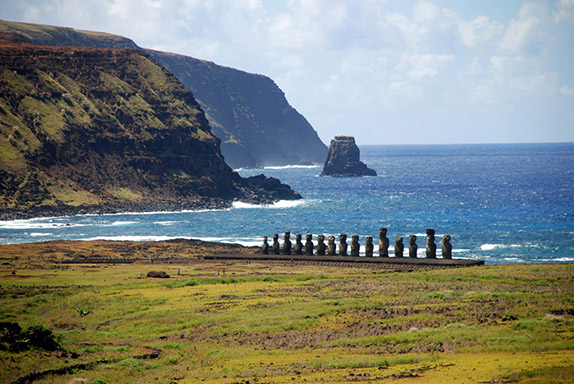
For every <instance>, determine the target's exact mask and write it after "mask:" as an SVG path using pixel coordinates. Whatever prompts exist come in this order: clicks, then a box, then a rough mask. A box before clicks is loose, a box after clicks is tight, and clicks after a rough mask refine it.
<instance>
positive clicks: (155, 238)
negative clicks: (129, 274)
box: [78, 235, 191, 241]
mask: <svg viewBox="0 0 574 384" xmlns="http://www.w3.org/2000/svg"><path fill="white" fill-rule="evenodd" d="M173 239H191V237H189V236H151V235H150V236H145V235H141V236H136V235H134V236H96V237H89V238H86V239H78V240H83V241H92V240H109V241H166V240H173Z"/></svg>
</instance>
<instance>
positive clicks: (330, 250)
mask: <svg viewBox="0 0 574 384" xmlns="http://www.w3.org/2000/svg"><path fill="white" fill-rule="evenodd" d="M336 254H337V252H336V246H335V236H333V235H329V237H328V238H327V255H329V256H335V255H336Z"/></svg>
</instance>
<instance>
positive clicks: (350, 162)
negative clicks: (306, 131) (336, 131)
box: [320, 136, 377, 177]
mask: <svg viewBox="0 0 574 384" xmlns="http://www.w3.org/2000/svg"><path fill="white" fill-rule="evenodd" d="M360 157H361V153H360V151H359V147H357V144H355V138H354V137H352V136H335V138H334V139H333V140H331V145H330V146H329V154H328V155H327V160H326V161H325V165H324V166H323V172H322V173H321V175H320V176H334V177H358V176H377V172H376V171H375V170H374V169H371V168H368V167H367V166H366V165H365V164H364V163H363V162H361V160H360Z"/></svg>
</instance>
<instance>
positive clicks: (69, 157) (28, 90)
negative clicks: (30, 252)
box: [0, 33, 300, 217]
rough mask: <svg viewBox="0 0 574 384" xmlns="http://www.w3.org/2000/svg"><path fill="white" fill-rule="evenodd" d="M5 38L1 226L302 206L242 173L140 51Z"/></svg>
mask: <svg viewBox="0 0 574 384" xmlns="http://www.w3.org/2000/svg"><path fill="white" fill-rule="evenodd" d="M0 37H1V38H3V42H1V43H0V210H2V211H3V212H4V214H3V217H6V214H7V213H6V212H8V214H13V213H14V212H16V213H17V212H20V211H23V210H27V211H29V212H36V213H37V214H40V215H44V214H50V213H59V214H62V213H66V214H69V213H79V212H102V211H103V212H110V211H118V210H124V211H125V210H129V211H134V210H146V211H147V210H159V209H167V210H175V209H193V208H200V207H201V208H204V207H224V206H229V205H230V204H231V201H233V200H244V201H250V202H255V203H270V202H272V201H276V200H278V199H279V198H280V199H297V198H300V195H298V194H297V193H295V192H293V191H292V190H291V189H290V188H289V187H288V186H285V185H283V184H281V183H279V182H278V181H276V180H267V181H266V182H262V181H261V180H260V179H259V178H250V179H243V178H241V177H240V176H239V175H238V174H237V173H236V172H234V171H233V170H232V169H231V168H230V167H229V166H228V165H227V164H226V163H225V161H224V158H223V156H222V154H221V152H220V149H219V145H220V140H219V139H218V138H216V137H215V136H214V135H213V134H212V133H211V129H210V126H209V122H208V121H207V119H206V117H205V114H204V112H203V111H202V109H201V107H200V106H199V104H198V103H197V101H196V100H195V98H194V97H193V95H192V93H191V92H190V91H189V90H187V89H185V88H184V87H183V85H182V84H181V83H180V82H179V81H178V80H177V79H176V77H175V76H174V75H173V74H171V73H169V72H168V71H167V70H165V69H164V68H163V67H161V66H160V65H158V63H157V62H156V61H155V60H153V59H152V58H150V57H149V55H147V54H145V53H143V52H142V51H140V50H134V49H105V48H78V47H64V46H62V47H51V46H37V45H31V44H25V43H24V41H23V40H26V39H25V38H24V39H23V38H22V36H14V35H11V34H6V33H4V34H2V36H0ZM23 43H24V44H23Z"/></svg>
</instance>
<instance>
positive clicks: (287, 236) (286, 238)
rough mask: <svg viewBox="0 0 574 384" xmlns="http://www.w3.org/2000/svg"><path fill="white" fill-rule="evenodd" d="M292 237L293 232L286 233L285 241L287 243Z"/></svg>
mask: <svg viewBox="0 0 574 384" xmlns="http://www.w3.org/2000/svg"><path fill="white" fill-rule="evenodd" d="M290 237H291V232H285V235H283V238H284V239H285V241H287V240H289V238H290Z"/></svg>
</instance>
